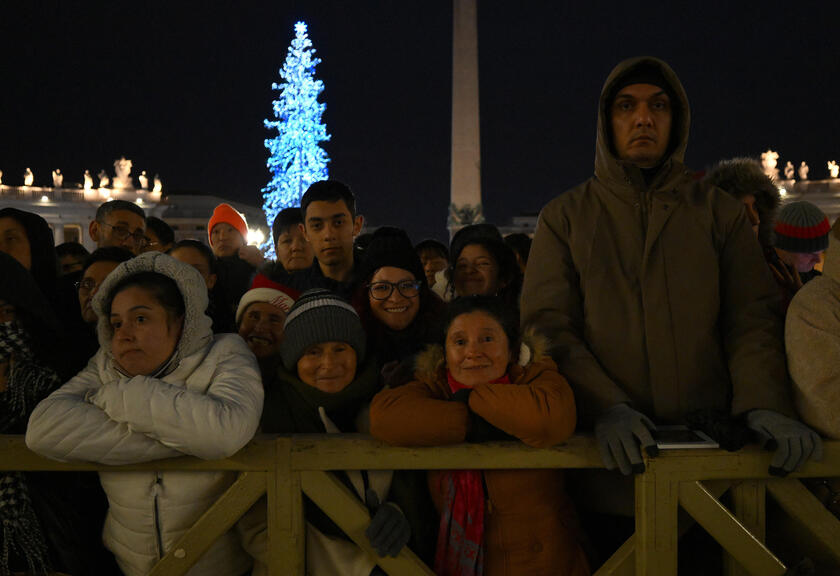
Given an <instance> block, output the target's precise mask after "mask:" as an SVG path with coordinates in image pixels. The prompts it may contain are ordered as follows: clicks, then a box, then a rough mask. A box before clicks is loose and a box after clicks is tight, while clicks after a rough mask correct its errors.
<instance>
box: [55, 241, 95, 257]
mask: <svg viewBox="0 0 840 576" xmlns="http://www.w3.org/2000/svg"><path fill="white" fill-rule="evenodd" d="M55 255H56V256H57V257H58V258H63V257H64V256H79V257H81V258H86V257H87V256H90V252H88V251H87V248H85V247H84V246H82V245H81V244H79V243H78V242H62V243H61V244H59V245H58V246H56V247H55Z"/></svg>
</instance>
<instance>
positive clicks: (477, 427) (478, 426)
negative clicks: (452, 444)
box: [466, 410, 518, 442]
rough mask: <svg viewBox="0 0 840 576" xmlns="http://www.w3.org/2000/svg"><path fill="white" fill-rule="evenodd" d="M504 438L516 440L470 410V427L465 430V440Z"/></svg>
mask: <svg viewBox="0 0 840 576" xmlns="http://www.w3.org/2000/svg"><path fill="white" fill-rule="evenodd" d="M505 440H518V438H517V437H516V436H511V435H510V434H508V433H507V432H505V431H504V430H500V429H498V428H496V427H495V426H493V425H492V424H490V422H488V421H487V420H485V419H484V418H482V417H481V416H479V415H478V414H476V413H475V412H473V411H472V410H470V429H469V430H468V431H467V437H466V441H467V442H493V441H497V442H502V441H505Z"/></svg>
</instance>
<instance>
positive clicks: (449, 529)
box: [435, 370, 510, 576]
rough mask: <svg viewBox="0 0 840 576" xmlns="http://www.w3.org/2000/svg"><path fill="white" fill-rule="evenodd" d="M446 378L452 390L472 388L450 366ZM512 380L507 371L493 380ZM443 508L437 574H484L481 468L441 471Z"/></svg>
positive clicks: (502, 381)
mask: <svg viewBox="0 0 840 576" xmlns="http://www.w3.org/2000/svg"><path fill="white" fill-rule="evenodd" d="M446 381H447V384H448V385H449V390H450V391H451V392H453V393H455V392H457V391H458V390H463V389H465V388H469V387H468V386H466V385H465V384H461V383H460V382H458V381H457V380H455V378H453V377H452V374H451V373H450V372H449V370H447V371H446ZM495 383H505V384H509V383H510V378H509V377H508V375H507V374H505V375H504V376H502V377H501V378H499V379H498V380H494V381H493V382H491V384H495ZM440 488H441V492H442V493H443V509H442V510H441V514H440V528H439V529H438V540H437V550H436V552H435V574H437V575H438V576H481V574H483V573H484V501H485V496H484V475H483V473H482V472H481V470H449V471H446V472H444V473H443V474H442V475H441V487H440Z"/></svg>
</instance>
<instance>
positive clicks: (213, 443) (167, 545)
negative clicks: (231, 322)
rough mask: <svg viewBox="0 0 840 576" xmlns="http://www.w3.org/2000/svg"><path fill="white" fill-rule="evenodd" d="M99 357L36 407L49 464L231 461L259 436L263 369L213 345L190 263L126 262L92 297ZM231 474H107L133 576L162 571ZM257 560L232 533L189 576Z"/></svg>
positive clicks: (241, 349) (238, 347)
mask: <svg viewBox="0 0 840 576" xmlns="http://www.w3.org/2000/svg"><path fill="white" fill-rule="evenodd" d="M93 308H94V311H95V312H96V316H97V318H98V330H97V333H98V336H99V342H100V349H99V351H98V352H97V353H96V355H95V356H94V357H93V358H92V359H91V361H90V362H89V363H88V365H87V367H86V368H85V369H84V370H82V371H81V372H80V373H79V374H78V375H76V376H75V377H73V378H72V379H71V380H70V381H69V382H67V383H66V384H65V385H64V386H62V387H61V388H59V389H58V390H56V391H55V392H53V393H52V394H51V395H50V396H48V397H47V398H46V399H45V400H43V401H42V402H41V403H39V404H38V406H37V407H36V408H35V410H34V411H33V413H32V416H31V417H30V419H29V425H28V427H27V430H26V444H27V446H29V448H30V449H31V450H33V451H35V452H38V453H39V454H43V455H44V456H47V457H49V458H53V459H56V460H62V461H73V460H82V461H88V462H98V463H101V464H109V465H110V464H129V463H136V462H146V461H151V460H160V459H163V458H173V457H176V456H181V455H184V454H187V455H191V456H196V457H199V458H204V459H211V460H215V459H221V458H227V457H230V456H232V455H233V454H235V453H236V452H237V451H238V450H240V449H241V448H242V447H243V446H244V445H245V444H246V443H247V442H248V441H249V440H250V439H251V438H252V437H253V435H254V433H255V432H256V430H257V427H258V424H259V418H260V413H261V410H262V404H263V390H262V385H261V384H260V374H259V368H258V366H257V362H256V359H255V358H254V355H253V353H252V352H251V351H250V350H249V349H248V346H247V345H246V344H245V342H244V341H243V340H242V338H241V337H239V336H238V335H236V334H224V335H218V336H214V335H213V333H212V331H211V329H210V326H211V320H210V318H208V317H207V316H206V315H205V313H204V311H205V310H206V309H207V290H206V289H205V287H204V282H202V280H201V277H200V275H199V273H198V272H197V271H196V270H195V269H194V268H193V267H192V266H190V265H188V264H184V263H182V262H178V261H177V260H175V259H173V258H171V257H170V256H167V255H165V254H162V253H158V252H148V253H145V254H141V255H140V256H138V257H136V258H134V259H132V260H129V261H127V262H123V263H122V264H120V265H119V266H118V267H117V268H116V269H115V270H114V271H113V272H111V273H110V274H109V275H108V277H107V278H105V280H104V281H103V282H102V284H101V286H100V288H99V291H98V293H97V294H96V296H95V297H94V301H93ZM235 476H236V475H235V473H232V472H221V471H220V472H194V473H187V474H185V473H182V472H177V471H176V472H104V471H103V472H101V473H100V481H101V482H102V486H103V488H104V490H105V493H106V495H107V496H108V502H109V505H110V507H109V511H108V516H107V519H106V522H105V528H104V531H103V537H104V541H105V545H106V547H107V548H108V549H109V550H111V551H112V552H113V553H114V555H115V557H116V559H117V562H118V564H119V565H120V568H121V569H122V571H123V572H124V573H125V574H127V575H128V576H140V575H145V574H148V573H149V571H150V570H151V569H152V567H153V566H154V565H155V563H156V562H157V561H158V560H159V559H160V558H161V557H162V556H163V555H164V554H166V553H167V552H168V551H169V550H170V549H171V548H172V547H173V545H174V544H175V543H176V542H177V541H178V539H179V538H180V537H181V536H182V535H183V534H184V533H185V532H186V530H187V529H188V528H189V527H190V526H192V525H193V524H194V523H195V522H196V520H198V519H199V517H201V515H202V514H203V513H204V512H206V511H207V509H208V508H209V507H210V506H211V505H212V504H213V502H215V500H216V499H217V498H218V497H219V496H221V495H222V494H223V493H224V492H225V490H226V489H227V488H228V487H229V486H230V485H231V484H232V483H233V482H234V480H235ZM250 568H251V561H250V558H249V557H248V556H247V554H245V552H244V551H243V550H242V548H241V547H240V545H239V541H238V538H237V537H236V535H235V534H234V533H232V532H229V533H227V534H226V535H224V536H222V537H221V538H220V539H218V540H217V541H216V542H215V543H214V544H213V545H212V546H211V547H210V548H209V549H208V550H207V551H206V552H205V553H204V554H203V555H202V557H201V558H200V559H199V560H198V562H197V563H196V565H195V566H194V567H193V568H192V569H191V570H190V571H189V574H190V575H191V576H199V575H205V574H206V575H214V576H215V575H221V576H228V575H229V576H239V575H241V574H245V573H247V572H248V571H249V570H250Z"/></svg>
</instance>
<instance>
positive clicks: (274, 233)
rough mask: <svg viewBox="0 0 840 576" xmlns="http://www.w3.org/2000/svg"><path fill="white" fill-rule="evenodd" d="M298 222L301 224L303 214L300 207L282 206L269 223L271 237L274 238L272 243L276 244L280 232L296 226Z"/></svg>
mask: <svg viewBox="0 0 840 576" xmlns="http://www.w3.org/2000/svg"><path fill="white" fill-rule="evenodd" d="M298 224H303V215H302V214H301V211H300V208H283V209H282V210H280V212H278V213H277V216H275V217H274V222H272V223H271V237H272V238H273V239H274V244H275V245H276V244H277V239H278V238H279V237H280V234H282V233H283V232H286V231H287V230H288V229H289V228H292V227H297V225H298Z"/></svg>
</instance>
